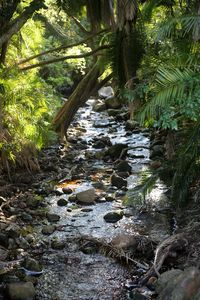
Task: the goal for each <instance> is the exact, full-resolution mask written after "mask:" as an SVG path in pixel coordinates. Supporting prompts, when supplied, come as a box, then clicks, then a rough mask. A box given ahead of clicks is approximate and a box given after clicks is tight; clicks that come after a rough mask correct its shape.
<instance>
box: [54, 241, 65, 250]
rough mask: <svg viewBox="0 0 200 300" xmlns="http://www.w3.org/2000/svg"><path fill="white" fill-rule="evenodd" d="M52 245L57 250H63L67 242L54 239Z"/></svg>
mask: <svg viewBox="0 0 200 300" xmlns="http://www.w3.org/2000/svg"><path fill="white" fill-rule="evenodd" d="M51 247H52V249H55V250H62V249H64V248H65V242H64V241H59V240H52V241H51Z"/></svg>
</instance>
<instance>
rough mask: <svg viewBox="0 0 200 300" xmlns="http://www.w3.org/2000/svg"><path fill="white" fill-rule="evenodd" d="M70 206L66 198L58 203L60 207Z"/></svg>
mask: <svg viewBox="0 0 200 300" xmlns="http://www.w3.org/2000/svg"><path fill="white" fill-rule="evenodd" d="M67 204H68V201H67V200H66V199H64V198H61V199H59V200H58V201H57V205H58V206H66V205H67Z"/></svg>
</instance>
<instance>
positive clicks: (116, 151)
mask: <svg viewBox="0 0 200 300" xmlns="http://www.w3.org/2000/svg"><path fill="white" fill-rule="evenodd" d="M122 151H123V152H122ZM125 152H127V144H115V145H113V146H111V147H110V148H109V149H108V150H107V151H106V153H105V155H108V156H110V157H111V158H112V159H113V160H116V159H118V158H119V157H120V156H124V155H125V154H126V153H125Z"/></svg>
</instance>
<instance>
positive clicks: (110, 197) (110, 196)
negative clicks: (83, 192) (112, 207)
mask: <svg viewBox="0 0 200 300" xmlns="http://www.w3.org/2000/svg"><path fill="white" fill-rule="evenodd" d="M105 199H106V201H108V202H112V201H115V197H114V196H112V195H106V196H105Z"/></svg>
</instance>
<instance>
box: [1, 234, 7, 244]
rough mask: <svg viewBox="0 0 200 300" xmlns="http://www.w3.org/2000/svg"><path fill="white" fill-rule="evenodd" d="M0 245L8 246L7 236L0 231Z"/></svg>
mask: <svg viewBox="0 0 200 300" xmlns="http://www.w3.org/2000/svg"><path fill="white" fill-rule="evenodd" d="M0 246H3V247H5V248H7V247H8V236H7V235H6V234H4V233H0Z"/></svg>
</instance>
